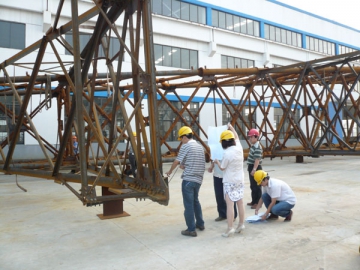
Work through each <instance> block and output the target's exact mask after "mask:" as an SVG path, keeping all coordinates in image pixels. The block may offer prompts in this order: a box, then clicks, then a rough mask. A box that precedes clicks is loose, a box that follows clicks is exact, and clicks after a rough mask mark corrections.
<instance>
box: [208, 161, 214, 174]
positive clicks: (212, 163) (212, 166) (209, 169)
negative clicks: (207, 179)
mask: <svg viewBox="0 0 360 270" xmlns="http://www.w3.org/2000/svg"><path fill="white" fill-rule="evenodd" d="M214 167H215V165H214V161H211V162H210V167H209V168H208V172H209V173H212V171H213V169H214Z"/></svg>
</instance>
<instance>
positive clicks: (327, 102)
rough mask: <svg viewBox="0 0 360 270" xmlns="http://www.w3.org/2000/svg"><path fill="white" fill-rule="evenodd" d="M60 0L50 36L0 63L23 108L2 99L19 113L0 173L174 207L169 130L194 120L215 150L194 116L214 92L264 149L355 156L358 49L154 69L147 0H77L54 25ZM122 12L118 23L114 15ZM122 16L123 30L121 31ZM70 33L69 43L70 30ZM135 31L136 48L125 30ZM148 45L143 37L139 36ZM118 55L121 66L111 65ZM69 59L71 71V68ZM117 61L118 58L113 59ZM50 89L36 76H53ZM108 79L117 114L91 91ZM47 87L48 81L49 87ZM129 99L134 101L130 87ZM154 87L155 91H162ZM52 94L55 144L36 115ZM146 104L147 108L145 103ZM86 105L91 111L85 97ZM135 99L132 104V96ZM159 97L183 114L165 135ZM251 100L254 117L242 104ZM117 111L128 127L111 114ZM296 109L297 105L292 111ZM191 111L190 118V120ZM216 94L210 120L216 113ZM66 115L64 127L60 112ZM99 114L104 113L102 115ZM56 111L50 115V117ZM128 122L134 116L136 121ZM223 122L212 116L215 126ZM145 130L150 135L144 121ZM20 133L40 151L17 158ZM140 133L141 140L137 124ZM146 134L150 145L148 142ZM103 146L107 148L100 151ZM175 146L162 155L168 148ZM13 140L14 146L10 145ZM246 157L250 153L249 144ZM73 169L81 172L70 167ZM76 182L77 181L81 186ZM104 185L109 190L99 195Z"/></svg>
mask: <svg viewBox="0 0 360 270" xmlns="http://www.w3.org/2000/svg"><path fill="white" fill-rule="evenodd" d="M63 5H64V0H60V1H59V5H58V10H57V13H56V15H55V19H54V22H53V24H52V27H51V28H50V29H49V30H48V32H47V33H46V35H45V36H44V37H43V38H42V39H41V40H39V41H38V42H35V43H34V44H32V45H31V46H29V47H27V48H26V49H24V50H22V51H20V52H19V53H18V54H16V55H14V56H12V57H10V58H9V59H7V60H6V61H4V62H3V63H1V65H0V72H3V74H4V77H3V78H0V86H2V90H1V94H2V95H4V94H6V95H13V96H14V97H15V98H16V100H17V102H18V103H19V104H20V105H21V107H20V112H19V113H18V114H17V115H14V113H13V112H12V111H11V110H9V109H8V108H7V107H6V106H5V105H4V104H2V103H0V109H1V111H2V112H3V113H4V114H5V115H6V116H7V117H9V118H14V119H15V126H14V128H13V129H12V130H11V132H9V134H8V137H7V138H6V139H5V140H4V141H2V142H1V148H0V153H1V157H2V160H1V171H2V172H4V173H8V174H20V175H28V176H33V177H39V178H44V179H53V180H55V181H56V182H59V183H62V184H63V185H65V186H66V187H68V188H69V190H71V191H72V192H73V193H74V194H75V195H76V196H77V197H78V198H79V199H80V200H81V201H82V202H83V203H84V204H86V205H96V204H99V203H102V204H103V206H104V217H115V216H121V215H123V214H124V211H123V200H124V199H125V198H150V199H152V200H154V201H156V202H159V203H161V204H164V205H167V204H168V201H169V190H168V183H167V178H166V177H164V176H163V171H162V161H163V160H164V159H166V158H168V157H173V156H174V155H176V153H177V151H178V149H179V147H180V146H179V147H178V148H177V149H173V148H172V147H171V145H170V144H169V143H168V141H167V140H168V138H169V135H170V133H171V132H172V131H173V130H174V129H175V127H176V124H177V123H181V124H182V125H188V126H191V127H196V128H197V129H198V130H199V133H202V134H203V136H200V134H195V138H196V139H197V140H198V141H199V142H200V143H201V144H202V145H203V147H204V150H205V151H206V153H207V154H209V148H208V146H207V142H206V140H204V138H205V139H206V138H207V137H208V135H207V131H206V130H205V128H204V127H202V126H201V123H200V121H199V114H200V112H201V110H202V109H203V104H204V103H205V102H206V101H207V100H210V99H212V100H214V102H215V99H216V98H219V99H220V100H221V101H222V103H223V104H224V106H225V110H226V111H227V113H228V114H229V120H230V121H231V122H232V124H233V125H234V126H235V127H236V128H237V130H238V131H239V133H240V134H241V135H242V137H246V133H247V130H249V129H251V128H257V129H259V130H260V132H261V143H262V146H263V148H264V156H265V157H271V158H272V157H278V156H297V157H298V158H299V160H300V159H301V157H303V156H321V155H359V154H360V151H359V150H360V149H359V132H360V129H359V128H360V123H359V116H360V112H359V107H360V104H359V103H360V98H359V80H360V74H359V72H360V68H359V67H358V66H356V65H354V63H357V62H358V61H359V60H360V52H352V53H349V54H346V55H339V56H333V57H328V58H324V59H319V60H313V61H310V62H304V63H298V64H294V65H291V66H284V67H278V68H272V69H269V68H248V69H238V68H235V69H206V68H200V69H198V70H175V71H174V70H172V71H156V70H155V64H154V63H155V61H154V46H153V31H152V20H151V8H150V5H151V2H150V0H133V1H131V0H117V1H115V0H114V1H100V0H98V1H94V7H93V8H91V9H89V10H88V11H86V12H85V13H83V14H81V15H78V2H77V1H76V0H72V1H71V12H72V14H71V20H70V21H69V22H68V23H66V24H64V25H62V26H60V27H59V26H58V23H59V20H60V17H61V14H62V8H63ZM120 16H122V18H123V21H122V22H121V23H119V22H117V19H118V18H120ZM92 18H96V24H95V26H94V28H93V32H92V33H91V38H90V40H89V42H88V43H87V44H86V46H85V48H84V49H83V50H82V51H80V41H79V28H80V27H81V25H82V24H84V23H85V22H87V21H89V20H90V19H92ZM116 24H118V25H119V26H121V28H122V32H121V34H120V33H119V32H118V27H117V26H116ZM66 33H72V38H73V44H69V43H68V42H67V41H66V40H65V39H64V38H63V35H64V34H66ZM111 35H112V36H114V35H115V36H116V38H117V40H118V42H119V44H120V50H119V51H118V52H117V53H116V54H115V56H113V57H110V56H109V55H110V54H109V47H110V45H109V37H110V36H111ZM126 38H128V39H129V40H130V45H127V44H126V43H125V39H126ZM142 42H143V43H144V45H143V46H140V43H142ZM55 43H56V45H59V44H60V45H61V46H62V47H64V48H65V49H66V50H67V51H68V52H70V53H71V54H72V55H73V61H72V62H71V63H68V62H66V61H64V60H63V59H62V58H61V56H60V54H59V53H58V50H57V47H56V46H55ZM47 47H50V48H51V50H52V52H53V54H54V55H55V56H56V59H57V61H56V63H52V66H56V67H58V68H60V70H61V71H60V72H58V71H57V72H55V71H52V69H49V68H46V67H47V65H48V64H49V63H46V59H45V58H44V53H45V49H46V48H47ZM140 48H144V52H143V53H144V56H145V65H144V67H141V65H140V64H139V54H140ZM35 50H38V52H37V58H36V61H35V62H34V63H31V64H29V63H21V59H23V58H24V57H26V56H27V55H28V54H30V53H32V52H34V51H35ZM99 50H103V52H104V55H105V59H106V68H107V69H108V70H109V78H107V76H108V75H107V74H102V73H99V72H98V65H100V61H99V59H100V57H99ZM124 54H128V55H129V56H130V57H131V63H132V70H131V72H125V71H123V68H122V59H123V57H124ZM114 63H116V65H117V66H113V64H114ZM69 65H70V66H71V68H70V70H69V71H68V70H67V69H66V67H67V66H69ZM114 65H115V64H114ZM10 66H18V67H24V66H26V67H28V68H31V74H30V76H9V74H8V71H7V70H8V69H9V67H10ZM51 83H53V84H54V83H57V86H56V87H55V88H52V87H48V88H46V87H45V90H44V89H43V88H42V87H41V88H40V87H39V86H38V85H40V84H45V85H48V86H49V85H51ZM235 87H238V88H237V89H240V90H237V91H238V92H239V95H240V98H239V100H238V103H234V101H233V100H232V99H231V98H230V97H229V96H228V94H227V91H226V89H232V88H235ZM108 88H111V90H112V92H113V94H112V96H111V97H108V98H107V101H106V104H107V105H108V106H111V108H112V109H111V111H110V112H108V111H105V110H104V108H102V107H100V106H98V105H96V104H95V102H94V94H95V92H97V91H104V90H105V89H108ZM46 89H47V90H46ZM204 89H205V91H206V92H207V94H206V95H205V97H204V101H203V103H202V104H201V105H200V106H199V108H198V109H197V111H196V112H195V113H194V112H193V111H190V110H189V104H190V103H191V101H192V100H193V99H194V98H195V97H196V95H197V94H198V93H199V91H200V90H204ZM41 92H43V93H44V92H45V94H46V95H45V96H46V98H45V99H44V100H43V101H42V102H41V103H40V104H39V106H38V107H37V108H36V109H35V110H32V112H31V113H28V106H29V100H30V98H31V96H32V95H35V94H39V93H41ZM180 92H181V93H189V99H188V100H187V101H183V100H182V99H181V97H180V94H179V93H180ZM169 93H171V94H172V95H173V96H175V97H176V98H177V99H178V101H179V102H180V104H181V105H182V106H181V109H178V108H176V107H174V106H173V104H172V103H171V102H170V101H169V100H168V99H167V94H169ZM131 94H132V95H133V98H132V99H130V95H131ZM157 96H159V97H160V98H157ZM52 99H56V101H57V110H58V119H57V121H58V131H57V133H58V137H59V141H60V143H59V145H58V147H54V146H53V145H52V144H50V143H49V142H47V140H46V138H45V136H42V134H39V132H38V129H37V128H36V126H35V124H34V122H33V121H32V119H33V118H34V117H35V116H36V115H37V114H40V111H41V109H42V108H43V107H44V106H46V104H48V102H50V101H51V100H52ZM145 100H146V101H147V103H148V104H147V105H148V106H147V107H148V111H147V114H145V113H144V111H143V110H142V108H141V103H142V102H144V101H145ZM84 101H86V102H88V103H89V104H90V106H89V109H87V108H85V107H84V105H83V102H84ZM274 103H277V104H279V105H280V109H281V111H282V112H283V113H282V116H281V118H280V119H279V123H278V124H277V125H275V124H274V122H273V121H272V120H270V119H269V117H268V115H269V113H270V112H271V110H272V108H273V105H274ZM129 104H130V106H131V107H132V110H131V111H129V110H128V109H126V105H129ZM162 104H166V106H167V107H168V108H169V109H171V110H172V111H173V112H174V113H175V115H176V118H175V119H174V121H173V122H172V123H171V125H170V127H169V128H168V130H167V131H166V132H165V133H164V134H160V132H159V130H160V128H159V121H160V120H159V116H158V107H159V106H160V105H162ZM249 106H251V107H252V110H250V112H249V114H248V115H245V114H243V113H242V112H243V111H244V108H246V107H249ZM118 111H121V115H122V117H123V119H124V124H123V125H122V126H119V125H118V124H117V121H116V115H117V112H118ZM255 111H258V112H261V114H262V115H263V117H262V120H261V121H257V120H256V119H255V118H254V112H255ZM296 111H298V112H300V113H299V115H296ZM184 113H186V114H187V115H188V116H189V117H187V118H185V117H184ZM216 113H217V112H216V109H215V103H214V117H215V119H216ZM63 114H65V116H66V121H65V124H62V122H61V117H60V116H61V115H63ZM99 119H103V121H100V120H99ZM54 120H55V119H54ZM130 122H135V127H136V130H132V128H131V126H130ZM215 124H216V125H217V123H215ZM105 125H109V126H110V133H109V136H103V134H102V132H101V131H102V129H103V127H104V126H105ZM146 126H148V127H149V132H148V133H146V132H145V127H146ZM21 130H25V132H27V133H29V134H30V135H31V136H32V137H34V138H35V139H36V141H37V142H38V145H39V147H40V148H41V150H42V152H43V154H44V160H38V161H33V160H14V159H13V154H14V150H15V148H16V147H18V145H17V144H16V142H17V138H18V137H19V134H20V131H21ZM74 131H75V133H76V134H77V137H78V139H79V156H78V159H77V158H76V157H74V155H73V154H72V153H73V145H72V143H71V135H72V133H73V132H74ZM133 131H136V133H137V134H138V136H136V137H134V136H133V135H132V132H133ZM124 139H127V140H128V141H129V143H130V144H131V145H132V146H133V147H134V148H136V149H137V151H135V153H137V154H136V160H137V164H138V171H137V174H136V177H131V176H128V175H127V174H125V173H124V172H125V169H126V160H127V159H126V156H125V158H123V156H122V155H121V154H119V152H118V150H117V146H118V145H119V143H120V141H122V140H124ZM290 139H292V140H296V141H297V145H296V146H290V145H289V143H288V142H289V140H290ZM141 142H142V143H143V147H144V149H141ZM94 143H96V145H97V146H98V149H100V151H97V152H96V151H94V150H93V144H94ZM162 146H164V147H166V148H167V149H168V151H167V153H166V154H164V155H162V153H161V147H162ZM5 147H7V148H8V149H7V153H5V151H4V148H5ZM245 155H247V153H246V152H245ZM69 168H71V169H74V168H75V169H77V170H78V171H79V174H72V173H66V172H65V171H69ZM71 183H80V184H81V189H80V191H77V190H76V189H75V188H74V187H73V186H72V185H71ZM97 186H100V187H101V189H102V195H101V196H98V195H97V194H96V187H97Z"/></svg>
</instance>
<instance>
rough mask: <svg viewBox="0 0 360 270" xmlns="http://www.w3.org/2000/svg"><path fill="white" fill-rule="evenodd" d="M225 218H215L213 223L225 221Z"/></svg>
mask: <svg viewBox="0 0 360 270" xmlns="http://www.w3.org/2000/svg"><path fill="white" fill-rule="evenodd" d="M225 219H226V218H224V217H217V218H215V221H222V220H225Z"/></svg>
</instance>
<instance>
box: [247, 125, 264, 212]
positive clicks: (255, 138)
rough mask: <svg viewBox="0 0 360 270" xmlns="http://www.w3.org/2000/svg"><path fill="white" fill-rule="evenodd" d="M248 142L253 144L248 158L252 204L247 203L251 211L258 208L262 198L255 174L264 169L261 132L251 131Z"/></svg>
mask: <svg viewBox="0 0 360 270" xmlns="http://www.w3.org/2000/svg"><path fill="white" fill-rule="evenodd" d="M248 140H249V142H250V144H251V147H250V151H249V156H248V158H247V164H248V172H249V179H250V189H251V202H249V203H247V205H250V206H251V209H256V206H257V204H258V202H259V200H260V198H261V187H260V186H258V184H257V183H256V181H255V179H254V174H255V172H256V171H257V170H261V169H262V167H261V159H262V152H263V150H262V147H261V145H260V143H259V131H257V130H256V129H250V130H249V133H248Z"/></svg>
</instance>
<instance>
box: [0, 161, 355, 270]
mask: <svg viewBox="0 0 360 270" xmlns="http://www.w3.org/2000/svg"><path fill="white" fill-rule="evenodd" d="M169 166H170V164H165V165H164V171H167V169H168V168H169ZM208 166H209V164H207V167H208ZM263 168H264V169H265V170H268V171H270V172H269V174H270V176H273V177H275V178H278V179H282V180H285V181H286V182H287V183H288V184H289V185H290V186H291V187H292V188H293V190H294V192H295V194H296V196H297V199H298V203H297V204H296V206H295V208H294V209H293V211H294V215H293V220H292V221H291V222H288V223H287V222H283V219H282V218H280V219H279V220H276V221H267V222H262V223H256V224H248V223H246V224H245V225H246V228H245V230H244V231H243V232H242V233H241V234H235V236H234V237H230V238H223V237H221V233H222V232H224V231H225V229H226V226H227V225H226V221H221V222H215V221H214V219H215V218H216V217H217V211H216V203H215V196H214V190H213V183H212V174H210V173H208V172H207V171H206V172H205V179H204V184H203V185H202V187H201V189H200V202H201V204H202V208H203V215H204V219H205V227H206V229H205V230H204V231H198V236H197V237H186V236H182V235H181V234H180V231H181V230H183V229H185V228H186V226H185V221H184V217H183V205H182V196H181V179H180V174H181V170H180V169H178V170H177V172H176V173H175V176H174V177H173V178H172V179H171V182H170V183H169V186H170V203H169V205H168V206H161V205H159V204H157V203H154V202H152V201H150V200H145V201H136V200H135V199H128V200H126V201H125V202H124V210H125V211H126V212H128V213H129V214H130V216H128V217H123V218H118V219H109V220H100V219H99V218H98V217H97V216H96V215H97V214H101V213H102V207H100V206H97V207H85V206H82V203H81V202H80V201H78V200H77V198H76V197H75V196H74V195H73V194H72V193H71V192H70V191H69V190H68V189H67V188H66V187H64V186H61V185H58V184H55V183H53V182H52V181H46V180H42V179H34V178H28V177H23V176H18V182H19V183H20V184H21V185H22V186H23V187H24V188H26V189H27V192H23V191H22V190H20V189H19V188H18V187H17V186H16V184H15V178H16V176H14V175H0V209H1V211H0V269H4V270H12V269H14V270H15V269H16V270H18V269H27V270H30V269H144V268H146V269H360V254H359V246H360V207H359V206H360V199H359V191H360V181H359V172H360V169H359V168H360V157H340V156H334V157H320V158H309V157H305V158H304V163H301V164H298V163H295V157H286V158H283V159H280V158H276V159H273V160H270V159H265V160H264V162H263ZM245 183H246V188H245V199H244V203H246V202H249V200H250V188H249V181H248V177H247V176H246V181H245ZM73 186H74V187H75V188H78V186H77V185H73ZM98 194H100V192H99V193H98ZM245 208H246V216H250V215H253V214H254V210H251V209H250V207H249V206H245ZM263 209H264V208H263ZM263 209H262V210H263Z"/></svg>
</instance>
